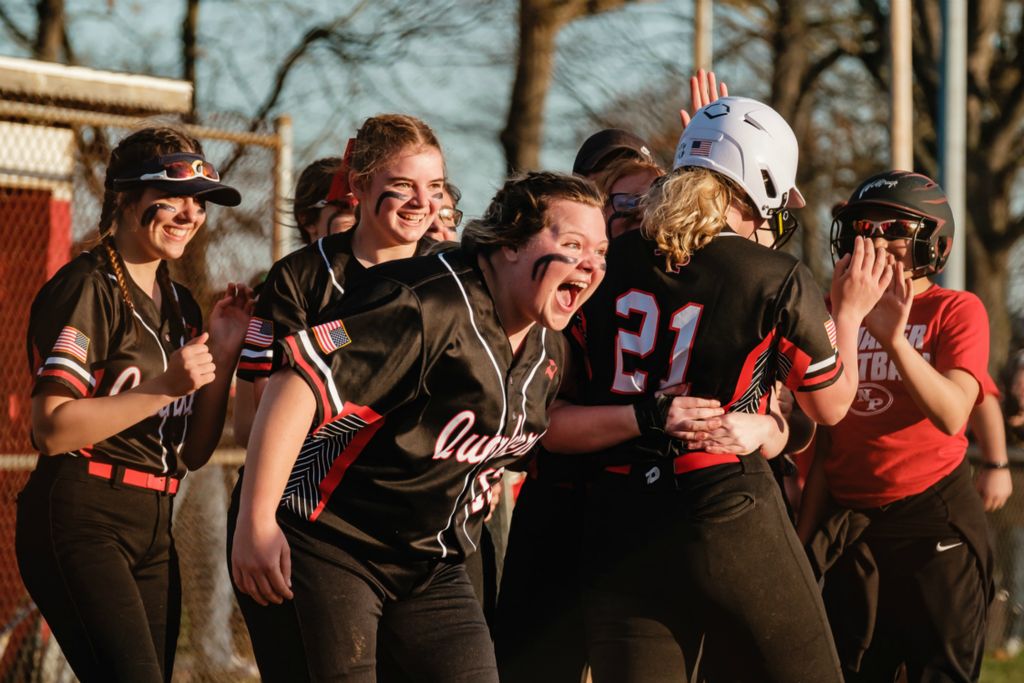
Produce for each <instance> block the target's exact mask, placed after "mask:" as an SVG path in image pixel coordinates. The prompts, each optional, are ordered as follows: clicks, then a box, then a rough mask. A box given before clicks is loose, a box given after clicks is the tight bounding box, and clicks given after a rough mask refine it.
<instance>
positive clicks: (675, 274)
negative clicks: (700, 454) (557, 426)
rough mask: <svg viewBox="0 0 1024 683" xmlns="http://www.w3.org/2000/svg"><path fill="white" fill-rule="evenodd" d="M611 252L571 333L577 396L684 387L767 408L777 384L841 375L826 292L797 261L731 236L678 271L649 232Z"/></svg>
mask: <svg viewBox="0 0 1024 683" xmlns="http://www.w3.org/2000/svg"><path fill="white" fill-rule="evenodd" d="M608 253H609V256H608V274H607V276H606V277H605V279H604V282H602V284H601V286H600V287H599V288H598V290H597V292H596V293H595V294H594V296H593V297H592V298H591V299H590V300H589V301H587V303H586V304H585V305H584V306H583V309H582V311H581V313H580V315H579V316H577V320H575V321H574V325H573V328H572V330H571V332H570V333H571V334H573V336H574V338H575V339H576V340H578V341H582V344H583V347H584V348H585V352H584V353H585V357H584V358H583V359H582V361H583V363H584V364H585V367H586V368H587V373H586V374H587V375H588V377H587V379H586V380H585V382H586V386H585V387H584V388H582V389H581V390H580V391H579V392H578V397H577V400H578V402H580V403H585V404H591V405H602V404H625V403H632V402H634V401H636V400H637V398H639V397H640V396H645V395H647V396H649V395H651V394H653V393H654V392H656V391H658V390H659V389H661V388H663V387H666V386H674V385H679V384H684V385H689V393H690V394H691V395H694V396H702V397H708V398H715V399H718V400H719V401H721V403H722V405H723V406H724V407H726V408H727V409H728V410H730V411H737V412H745V413H762V414H763V413H765V412H766V410H767V403H768V396H769V393H768V392H769V389H770V387H771V386H772V384H773V383H774V381H775V380H776V379H778V380H781V381H783V382H784V383H785V384H786V386H788V387H789V388H790V389H792V390H793V391H814V390H817V389H821V388H824V387H827V386H829V385H831V384H832V383H834V382H835V381H836V379H838V377H839V376H840V374H841V373H842V364H841V362H840V360H839V354H838V351H837V349H836V345H835V325H834V324H833V322H832V318H831V316H830V315H829V313H828V311H827V310H826V308H825V304H824V300H823V297H822V293H821V290H820V289H819V288H818V286H817V284H815V282H814V279H813V277H812V276H811V273H810V271H808V270H807V268H806V267H805V266H803V265H802V264H801V263H800V262H799V261H798V260H797V259H795V258H794V257H792V256H790V255H788V254H785V253H782V252H777V251H772V250H770V249H768V248H766V247H763V246H760V245H757V244H755V243H754V242H752V241H750V240H746V239H743V238H742V237H740V236H739V235H737V234H736V233H733V232H724V233H722V234H720V235H719V236H718V237H716V238H715V239H714V240H712V241H711V243H710V244H708V245H706V246H705V247H703V248H702V249H699V250H698V251H697V252H696V253H694V254H693V255H692V256H691V258H690V261H689V263H687V264H686V265H683V266H680V267H678V268H675V269H668V268H667V267H666V263H665V257H664V255H662V254H661V253H660V252H659V250H658V248H657V245H656V244H655V243H654V242H652V241H650V240H647V239H645V238H644V237H643V235H642V234H641V233H640V231H634V232H630V233H627V234H625V235H623V236H621V237H619V238H617V239H616V240H614V241H613V242H612V244H611V246H610V248H609V251H608ZM614 450H615V452H616V453H618V454H621V453H623V452H627V451H628V450H629V445H628V444H626V445H625V446H621V447H618V448H616V449H614ZM692 455H697V454H692ZM683 457H686V456H683ZM708 460H709V462H710V461H712V460H714V459H713V458H712V459H708ZM618 461H619V462H623V459H622V458H621V457H619V458H618ZM626 462H628V459H627V460H626ZM677 469H678V467H677Z"/></svg>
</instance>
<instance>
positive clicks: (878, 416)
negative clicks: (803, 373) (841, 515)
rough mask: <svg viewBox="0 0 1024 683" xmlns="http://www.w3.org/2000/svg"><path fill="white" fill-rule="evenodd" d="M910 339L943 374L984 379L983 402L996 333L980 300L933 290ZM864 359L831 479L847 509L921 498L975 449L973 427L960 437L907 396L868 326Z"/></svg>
mask: <svg viewBox="0 0 1024 683" xmlns="http://www.w3.org/2000/svg"><path fill="white" fill-rule="evenodd" d="M906 334H907V339H909V341H910V343H911V344H912V345H913V346H914V348H915V349H918V350H919V351H920V352H921V355H923V356H924V357H925V358H926V359H927V360H928V361H929V362H930V363H931V365H932V367H934V368H935V369H936V370H938V371H939V372H943V373H944V372H947V371H949V370H952V369H954V368H958V369H961V370H964V371H966V372H969V373H970V374H971V375H972V376H973V377H974V378H975V379H976V380H978V384H979V389H980V390H979V392H978V401H979V402H980V401H981V399H982V398H983V389H984V387H985V385H986V382H985V379H986V378H987V377H988V369H987V366H988V351H989V330H988V314H987V313H986V312H985V308H984V306H982V304H981V301H980V300H979V299H978V297H976V296H975V295H973V294H971V293H970V292H961V291H957V290H951V289H943V288H942V287H939V286H938V285H932V286H931V287H930V288H929V289H927V290H926V291H924V292H923V293H921V294H919V295H917V296H916V297H914V304H913V308H911V310H910V318H909V320H908V324H907V332H906ZM857 359H858V369H859V372H860V384H859V386H858V387H857V397H856V399H854V402H853V406H851V408H850V412H848V413H847V414H846V417H845V418H843V420H842V421H841V422H840V423H839V424H838V425H836V426H835V427H833V428H832V454H831V456H830V457H829V458H828V459H826V461H825V474H826V476H827V478H828V485H829V490H830V491H831V493H832V496H833V497H834V498H835V499H836V500H837V501H838V502H839V503H840V504H842V505H846V506H848V507H854V508H867V507H878V506H881V505H886V504H888V503H892V502H894V501H897V500H900V499H901V498H906V497H907V496H911V495H914V494H916V493H920V492H921V491H924V490H925V489H927V488H928V487H929V486H931V485H932V484H934V483H935V482H937V481H938V480H939V479H941V478H942V477H944V476H946V475H947V474H949V473H950V472H951V471H953V469H954V468H955V467H956V466H957V465H958V464H959V463H960V461H961V460H962V459H963V457H964V453H965V451H966V449H967V438H966V437H965V436H964V431H965V429H966V424H965V425H964V426H963V427H961V428H960V431H959V433H957V434H956V435H955V436H949V435H947V434H944V433H943V432H942V431H941V430H940V429H939V428H938V427H936V426H935V425H933V424H932V423H931V422H930V421H929V420H928V418H927V417H925V415H924V413H923V412H921V409H920V408H918V407H917V404H915V403H914V399H913V398H912V397H911V396H910V394H909V393H908V392H907V389H906V387H905V386H904V385H903V382H902V380H901V378H900V375H899V372H898V371H897V370H896V365H895V363H893V362H892V361H890V360H889V355H888V353H887V352H886V351H885V350H883V349H882V347H881V345H879V343H878V342H877V341H876V340H875V339H874V337H872V336H871V335H870V334H869V333H868V331H867V329H866V328H864V327H861V328H860V333H859V335H858V353H857Z"/></svg>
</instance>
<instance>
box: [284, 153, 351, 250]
mask: <svg viewBox="0 0 1024 683" xmlns="http://www.w3.org/2000/svg"><path fill="white" fill-rule="evenodd" d="M341 167H342V160H341V157H324V158H323V159H317V160H316V161H314V162H313V163H311V164H310V165H309V166H306V168H304V169H302V173H301V174H299V181H298V182H297V183H295V199H293V200H292V216H293V217H294V218H295V227H297V228H298V229H299V234H300V235H301V237H302V241H303V242H305V243H306V244H309V233H308V232H306V230H305V227H306V226H307V225H313V224H314V223H316V221H317V219H318V218H319V217H320V209H316V208H313V205H314V204H316V203H317V202H319V201H320V200H322V199H326V198H327V194H328V193H329V192H330V191H331V183H332V182H333V181H334V174H335V173H337V172H338V171H339V170H340V169H341Z"/></svg>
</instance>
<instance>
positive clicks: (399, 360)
mask: <svg viewBox="0 0 1024 683" xmlns="http://www.w3.org/2000/svg"><path fill="white" fill-rule="evenodd" d="M331 312H332V313H335V314H336V316H337V317H336V319H335V320H331V321H329V322H326V323H322V324H320V325H317V326H314V327H312V328H310V329H307V330H302V331H300V332H299V333H297V334H295V335H293V336H290V337H287V338H285V339H284V340H283V341H282V342H279V346H280V349H281V351H282V352H283V354H284V355H285V356H286V359H287V362H288V363H289V364H290V365H291V367H292V368H293V369H294V370H295V371H296V372H297V373H298V374H299V375H300V376H301V377H302V378H303V379H304V380H305V381H306V383H307V384H308V385H309V387H310V388H311V389H312V391H313V394H314V395H315V396H316V404H317V411H316V418H315V420H314V424H313V425H312V427H311V432H310V434H309V435H308V436H307V438H306V441H305V443H304V445H303V447H302V450H301V452H300V453H299V456H298V459H297V460H296V463H295V466H294V468H293V470H292V473H291V476H290V477H289V480H288V483H287V486H286V488H285V493H284V497H283V500H282V507H283V508H284V510H286V511H287V512H282V514H294V515H298V516H299V517H301V518H304V519H307V520H310V521H313V522H315V523H317V524H318V525H323V527H321V528H322V529H324V530H323V531H322V533H324V534H327V535H332V536H334V537H335V538H336V539H337V541H338V544H340V545H343V546H344V547H348V548H352V547H353V546H356V547H360V548H363V549H365V550H368V551H370V552H372V553H373V554H374V555H375V556H380V555H381V554H383V555H384V556H385V557H390V558H392V559H394V560H411V559H428V558H448V559H459V558H461V557H465V556H466V555H468V554H470V553H471V552H472V551H473V550H475V549H476V546H477V544H478V541H479V537H480V527H481V524H482V521H483V518H484V516H485V515H486V513H487V509H488V501H489V499H490V496H491V487H492V486H493V485H494V483H496V482H497V481H498V479H499V478H500V476H501V473H502V470H503V468H504V467H505V466H506V465H509V464H511V463H513V462H516V461H517V460H518V459H519V458H522V457H523V456H525V455H526V454H527V453H529V452H530V451H531V450H532V449H533V447H534V445H535V444H536V442H537V441H538V440H539V439H540V437H541V436H542V435H543V433H544V432H545V431H546V429H547V424H548V418H547V407H548V405H549V404H550V402H551V401H552V400H553V399H554V397H555V394H556V392H557V389H558V383H559V381H560V369H561V367H562V365H563V360H564V358H563V356H564V347H563V343H564V340H563V338H562V336H561V335H560V334H559V333H557V332H552V331H551V330H548V329H545V328H543V327H539V326H535V327H533V328H532V329H531V330H530V332H529V334H528V335H527V337H526V339H525V341H524V342H523V345H522V348H521V349H520V350H519V353H518V354H516V355H515V356H513V354H512V350H511V347H510V345H509V342H508V337H507V335H506V333H505V331H504V329H503V328H502V326H501V323H500V321H499V320H498V317H497V314H496V312H495V310H494V302H493V300H492V299H491V295H490V293H489V292H488V290H487V286H486V285H485V283H484V280H483V276H482V274H481V273H480V271H479V269H478V267H477V265H476V263H475V259H473V258H471V257H469V256H467V255H466V254H464V252H462V251H461V250H459V249H455V250H452V251H446V252H442V253H440V254H436V255H432V256H423V257H419V258H413V259H408V260H403V261H401V262H391V263H386V264H383V265H381V266H378V267H376V268H374V269H372V271H371V272H370V273H368V274H367V276H366V277H365V278H363V279H362V280H361V282H360V283H359V284H358V285H357V286H356V287H355V288H353V290H352V295H351V296H349V297H346V298H345V299H344V300H343V301H342V302H341V304H340V305H339V306H338V307H337V308H336V309H332V311H331Z"/></svg>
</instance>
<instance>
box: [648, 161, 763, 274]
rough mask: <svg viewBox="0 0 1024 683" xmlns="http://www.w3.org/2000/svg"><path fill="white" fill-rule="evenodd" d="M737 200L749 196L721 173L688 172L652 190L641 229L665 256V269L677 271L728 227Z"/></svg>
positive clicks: (661, 183) (667, 177) (708, 171)
mask: <svg viewBox="0 0 1024 683" xmlns="http://www.w3.org/2000/svg"><path fill="white" fill-rule="evenodd" d="M737 199H738V200H740V201H745V200H746V196H745V195H744V193H743V192H742V191H740V190H739V189H738V188H736V187H735V185H734V184H733V183H732V182H730V181H729V180H728V179H726V178H724V177H723V176H721V175H719V174H718V173H715V172H714V171H711V170H708V169H706V168H698V167H688V168H684V169H681V170H680V171H678V172H676V173H674V174H672V175H669V176H666V177H665V179H664V180H663V181H662V182H660V183H655V185H654V187H652V188H651V191H650V192H649V193H648V195H647V197H646V198H645V199H644V202H643V203H644V219H643V225H642V226H641V228H640V229H641V230H642V231H643V235H644V237H646V238H647V239H649V240H652V241H653V242H655V243H656V244H657V245H658V249H660V250H661V252H662V253H663V254H664V255H665V267H666V268H668V269H670V270H671V269H675V268H678V267H679V266H684V265H686V264H687V263H689V261H690V257H691V256H692V255H693V253H694V252H696V251H697V250H698V249H700V248H701V247H704V246H706V245H707V244H708V243H709V242H711V240H713V239H714V238H715V237H716V236H717V235H718V233H720V232H721V231H722V229H723V228H725V227H726V226H727V225H728V220H727V212H728V210H729V206H730V205H731V204H732V203H733V201H734V200H737Z"/></svg>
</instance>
